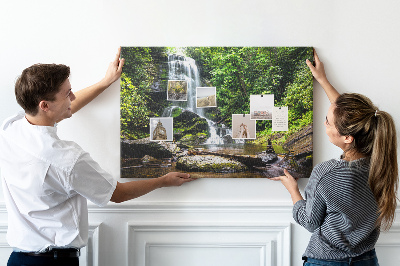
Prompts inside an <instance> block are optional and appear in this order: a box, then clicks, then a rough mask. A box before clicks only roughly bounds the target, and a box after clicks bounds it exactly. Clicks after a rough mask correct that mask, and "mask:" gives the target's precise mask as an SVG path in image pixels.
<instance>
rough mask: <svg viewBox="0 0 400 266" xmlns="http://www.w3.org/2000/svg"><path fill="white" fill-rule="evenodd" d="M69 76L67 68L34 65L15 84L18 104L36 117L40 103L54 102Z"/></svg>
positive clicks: (54, 65)
mask: <svg viewBox="0 0 400 266" xmlns="http://www.w3.org/2000/svg"><path fill="white" fill-rule="evenodd" d="M69 74H70V69H69V67H68V66H66V65H61V64H60V65H57V64H35V65H33V66H30V67H28V68H26V69H25V70H24V71H22V74H21V76H20V77H19V78H18V79H17V81H16V83H15V97H16V99H17V102H18V104H19V105H20V106H21V107H22V108H23V109H24V110H25V112H26V113H28V114H30V115H36V114H37V113H38V111H39V109H38V106H39V103H40V101H43V100H45V101H54V100H55V95H56V94H57V92H59V90H60V86H61V84H62V83H63V82H64V81H65V80H67V78H68V77H69Z"/></svg>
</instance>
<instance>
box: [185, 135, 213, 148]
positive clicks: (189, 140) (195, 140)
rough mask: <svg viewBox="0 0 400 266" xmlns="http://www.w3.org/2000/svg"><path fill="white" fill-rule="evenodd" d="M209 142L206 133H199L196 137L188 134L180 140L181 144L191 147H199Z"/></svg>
mask: <svg viewBox="0 0 400 266" xmlns="http://www.w3.org/2000/svg"><path fill="white" fill-rule="evenodd" d="M206 140H207V135H206V134H204V133H197V134H196V135H192V134H187V135H185V136H183V137H182V138H181V139H180V143H182V144H186V145H189V146H193V145H199V144H202V143H204V142H205V141H206Z"/></svg>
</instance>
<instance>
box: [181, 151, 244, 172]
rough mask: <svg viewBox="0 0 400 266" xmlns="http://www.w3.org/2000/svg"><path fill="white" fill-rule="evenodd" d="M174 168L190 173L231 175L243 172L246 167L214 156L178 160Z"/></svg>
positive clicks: (198, 156)
mask: <svg viewBox="0 0 400 266" xmlns="http://www.w3.org/2000/svg"><path fill="white" fill-rule="evenodd" d="M176 168H177V169H180V170H183V171H189V172H190V171H192V172H213V173H233V172H243V171H246V170H247V167H246V166H245V165H244V164H242V163H240V162H237V161H234V160H230V159H227V158H223V157H220V156H215V155H194V156H185V157H181V158H179V159H178V161H177V162H176Z"/></svg>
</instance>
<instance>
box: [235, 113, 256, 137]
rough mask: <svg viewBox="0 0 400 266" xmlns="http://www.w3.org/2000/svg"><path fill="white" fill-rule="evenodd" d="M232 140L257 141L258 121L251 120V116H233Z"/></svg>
mask: <svg viewBox="0 0 400 266" xmlns="http://www.w3.org/2000/svg"><path fill="white" fill-rule="evenodd" d="M232 138H233V139H255V138H256V120H252V119H250V114H233V115H232Z"/></svg>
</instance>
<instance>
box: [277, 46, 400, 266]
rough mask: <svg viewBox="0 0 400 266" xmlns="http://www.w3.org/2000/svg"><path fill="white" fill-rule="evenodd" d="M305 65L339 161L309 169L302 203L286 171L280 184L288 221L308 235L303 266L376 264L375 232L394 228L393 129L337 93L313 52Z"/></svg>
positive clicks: (386, 119) (365, 104) (361, 100)
mask: <svg viewBox="0 0 400 266" xmlns="http://www.w3.org/2000/svg"><path fill="white" fill-rule="evenodd" d="M314 57H315V66H313V65H312V64H311V62H310V61H309V60H307V65H308V67H309V68H310V70H311V72H312V74H313V76H314V78H315V79H316V80H317V81H318V82H319V83H320V84H321V86H322V88H323V89H324V91H325V93H326V94H327V96H328V98H329V100H330V102H331V106H330V107H329V111H328V114H327V116H326V121H325V126H326V134H327V135H328V137H329V140H330V142H332V143H333V144H334V145H336V146H338V147H340V148H341V149H342V150H343V155H342V156H341V158H340V159H332V160H329V161H326V162H323V163H321V164H319V165H317V166H315V168H314V169H313V171H312V173H311V176H310V179H309V182H308V184H307V186H306V188H305V191H304V192H305V200H304V199H303V197H302V196H301V194H300V192H299V188H298V185H297V181H296V179H294V178H293V177H292V176H291V175H290V174H289V173H288V172H287V171H286V170H285V175H284V176H279V177H275V178H272V179H273V180H280V181H281V182H282V183H283V185H284V186H285V187H286V189H287V190H288V191H289V193H290V195H291V197H292V200H293V204H294V207H293V217H294V219H295V220H296V222H297V223H299V224H300V225H301V226H303V227H305V228H306V229H307V230H309V231H310V232H312V233H313V234H312V236H311V239H310V242H309V244H308V247H307V249H306V251H305V253H304V257H303V260H305V262H304V265H331V266H335V265H353V266H362V265H378V259H377V257H376V254H375V249H374V247H375V243H376V241H377V239H378V237H379V233H380V228H381V227H382V228H384V229H389V228H390V226H391V225H392V223H393V220H394V215H395V209H396V193H397V188H398V166H397V146H396V129H395V126H394V122H393V119H392V117H391V116H390V115H389V114H388V113H386V112H384V111H380V110H378V108H377V107H375V106H374V105H373V104H372V102H371V101H370V100H369V99H368V98H367V97H365V96H362V95H360V94H348V93H346V94H341V95H340V94H339V93H338V92H337V91H336V89H335V88H334V87H333V86H332V85H331V84H330V83H329V81H328V79H327V78H326V75H325V70H324V66H323V63H322V62H321V61H320V60H319V58H318V55H317V54H316V53H315V52H314Z"/></svg>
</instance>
